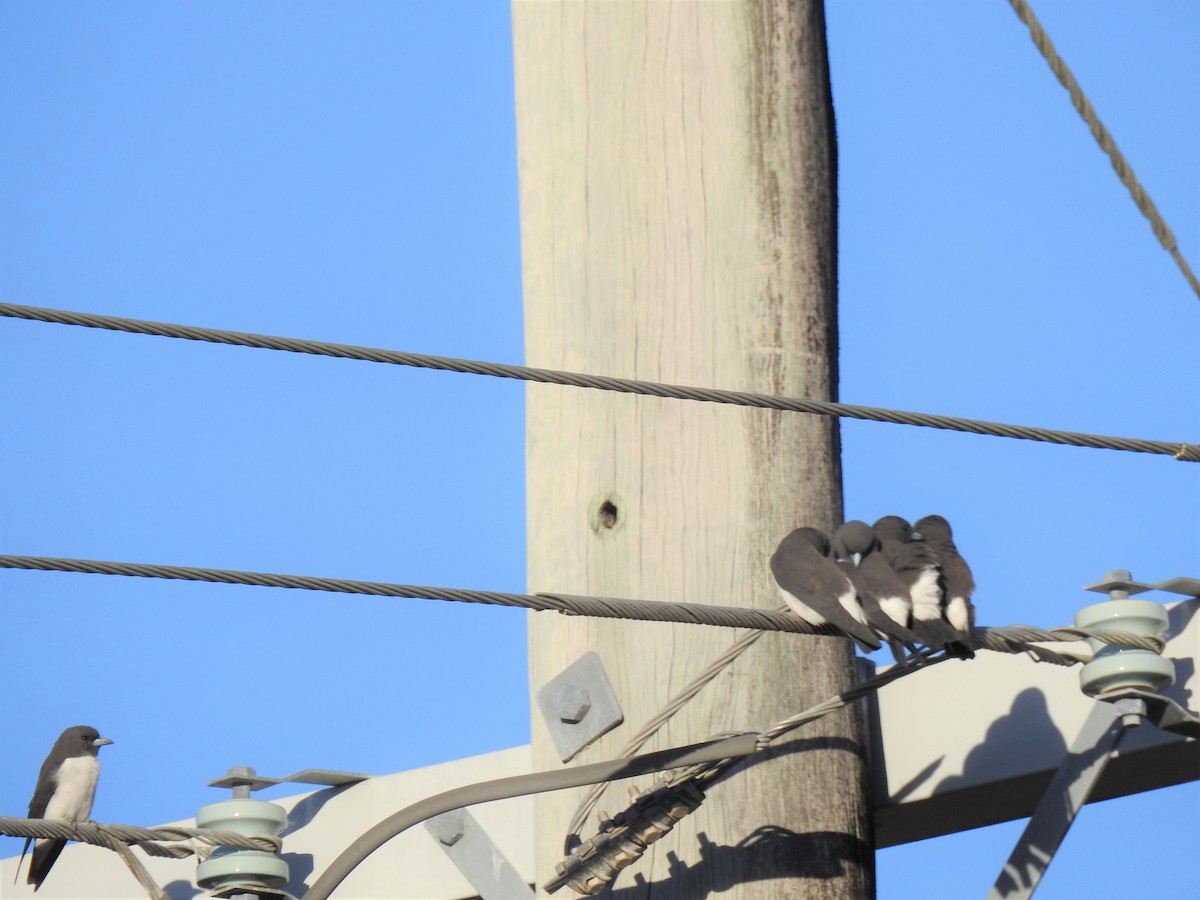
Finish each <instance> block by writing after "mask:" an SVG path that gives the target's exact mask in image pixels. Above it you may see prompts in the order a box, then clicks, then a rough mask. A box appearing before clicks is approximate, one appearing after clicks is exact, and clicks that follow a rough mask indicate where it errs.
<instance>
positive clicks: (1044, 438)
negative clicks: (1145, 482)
mask: <svg viewBox="0 0 1200 900" xmlns="http://www.w3.org/2000/svg"><path fill="white" fill-rule="evenodd" d="M0 316H8V317H10V318H16V319H27V320H31V321H37V322H51V323H55V324H59V325H79V326H82V327H85V328H101V329H106V330H110V331H125V332H130V333H134V334H149V335H157V336H159V337H170V338H180V339H183V340H190V341H206V342H209V343H216V344H231V345H234V346H238V347H255V348H259V349H266V350H285V351H288V352H292V353H309V354H313V355H316V356H331V357H335V358H338V359H356V360H362V361H365V362H375V363H388V364H391V365H398V366H415V367H417V368H423V369H437V370H440V371H445V372H461V373H466V374H471V375H489V376H492V377H495V378H512V379H516V380H519V381H532V382H537V383H540V384H558V385H563V386H567V387H579V388H590V389H593V390H602V391H616V392H618V393H623V394H637V395H641V396H646V397H661V398H665V399H675V400H696V401H701V402H707V403H722V404H729V405H733V406H745V407H753V408H756V409H774V410H780V411H784V412H802V413H810V414H813V415H821V416H840V417H842V418H849V419H863V420H867V421H872V422H890V423H892V424H894V425H914V426H922V427H927V428H940V429H943V430H947V431H962V432H967V433H969V434H984V435H991V436H993V437H1006V438H1016V439H1020V440H1028V441H1041V442H1043V443H1049V444H1064V445H1069V446H1073V447H1090V448H1093V449H1103V450H1122V451H1126V452H1131V453H1156V454H1161V455H1165V456H1171V457H1174V458H1175V459H1178V460H1183V461H1185V462H1200V444H1187V443H1180V442H1178V441H1154V440H1145V439H1142V438H1125V437H1112V436H1107V435H1097V434H1084V433H1082V432H1075V431H1057V430H1054V429H1049V428H1034V427H1030V426H1025V425H1006V424H1003V423H1000V422H986V421H982V420H978V419H961V418H956V417H953V416H940V415H933V414H930V413H915V412H904V411H902V410H894V409H882V408H879V407H873V406H854V405H851V404H848V403H834V402H831V401H827V400H809V399H806V398H801V397H776V396H772V395H769V394H755V393H750V392H748V391H727V390H721V389H718V388H697V387H687V386H684V385H673V384H660V383H658V382H653V381H638V380H636V379H632V378H613V377H610V376H607V375H585V374H581V373H578V372H561V371H556V370H553V369H537V368H531V367H529V366H517V365H510V364H507V363H493V362H482V361H479V360H470V359H456V358H453V357H447V356H430V355H428V354H424V353H408V352H404V351H400V350H382V349H379V348H374V347H361V346H356V345H352V344H333V343H328V342H326V341H309V340H301V339H298V338H286V337H277V336H273V335H265V334H253V333H250V332H242V331H221V330H218V329H215V328H201V327H198V326H191V325H172V324H168V323H164V322H149V321H145V320H142V319H126V318H121V317H119V316H105V315H99V314H95V313H81V312H70V311H67V310H60V309H45V308H43V307H38V306H22V305H20V304H16V303H0Z"/></svg>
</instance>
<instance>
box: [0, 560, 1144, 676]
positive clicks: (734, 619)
mask: <svg viewBox="0 0 1200 900" xmlns="http://www.w3.org/2000/svg"><path fill="white" fill-rule="evenodd" d="M0 568H3V569H30V570H36V571H42V572H76V573H82V574H91V575H122V576H130V577H136V578H165V579H169V580H177V581H203V582H210V583H214V584H241V585H249V586H253V587H276V588H292V589H298V590H309V591H329V592H333V593H338V594H366V595H368V596H374V597H403V598H407V599H416V600H447V601H452V602H458V603H482V604H487V605H492V606H509V607H518V608H524V609H531V610H534V611H536V612H547V611H554V612H559V613H562V614H564V615H570V616H589V617H592V618H602V619H632V620H635V621H641V622H674V623H680V624H688V625H716V626H721V627H725V628H754V629H758V630H761V631H785V632H791V633H793V634H819V635H825V636H831V637H844V636H845V635H843V634H842V632H840V631H838V630H837V629H836V628H835V627H833V626H832V625H810V624H809V623H807V622H805V621H804V620H803V619H801V618H800V617H799V616H797V615H796V614H795V613H791V612H785V611H783V610H774V609H751V608H748V607H744V606H717V605H710V604H707V603H678V602H671V601H665V600H628V599H620V598H616V597H586V596H580V595H578V594H546V593H539V594H511V593H506V592H502V591H479V590H469V589H463V588H439V587H428V586H425V585H415V584H390V583H388V582H382V581H351V580H348V579H344V578H316V577H312V576H308V575H277V574H273V573H269V572H239V571H233V570H230V569H203V568H197V567H194V566H160V565H152V564H149V563H124V562H104V561H101V560H94V559H64V558H61V557H51V556H15V555H9V554H0ZM971 637H972V644H973V645H974V646H976V647H982V648H984V649H988V650H994V651H996V652H998V653H1025V652H1031V653H1034V655H1035V656H1037V657H1038V658H1039V659H1040V660H1041V661H1044V662H1060V664H1062V665H1073V664H1075V663H1076V662H1078V661H1079V660H1077V659H1071V658H1067V657H1058V658H1057V659H1056V658H1055V657H1056V656H1057V655H1056V654H1052V653H1049V654H1048V653H1047V652H1046V651H1044V648H1040V647H1037V646H1036V644H1038V643H1042V642H1057V641H1081V640H1084V639H1085V638H1095V639H1097V640H1100V641H1103V642H1105V643H1110V644H1122V645H1125V646H1131V647H1138V648H1141V649H1146V650H1153V651H1155V652H1156V653H1161V652H1162V650H1163V647H1164V646H1165V643H1164V642H1163V640H1162V639H1161V638H1157V637H1148V636H1146V635H1138V634H1133V633H1130V632H1124V631H1100V630H1097V629H1091V628H1038V627H1036V626H1033V625H1009V626H1003V627H986V628H985V627H983V626H977V627H975V628H973V629H972V631H971Z"/></svg>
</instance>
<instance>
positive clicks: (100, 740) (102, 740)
mask: <svg viewBox="0 0 1200 900" xmlns="http://www.w3.org/2000/svg"><path fill="white" fill-rule="evenodd" d="M111 743H112V741H110V740H109V739H108V738H96V739H95V740H94V741H92V746H93V747H103V746H104V745H105V744H111Z"/></svg>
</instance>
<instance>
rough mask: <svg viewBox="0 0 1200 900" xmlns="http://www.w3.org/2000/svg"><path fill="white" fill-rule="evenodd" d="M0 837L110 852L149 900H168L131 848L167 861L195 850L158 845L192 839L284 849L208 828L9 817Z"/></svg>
mask: <svg viewBox="0 0 1200 900" xmlns="http://www.w3.org/2000/svg"><path fill="white" fill-rule="evenodd" d="M0 834H4V835H8V836H9V837H23V838H36V839H50V840H69V841H81V842H82V843H85V844H92V845H94V846H96V847H105V848H107V849H109V850H112V851H113V852H114V853H116V854H117V855H118V856H120V857H121V860H122V861H123V862H124V863H125V865H126V866H128V868H129V871H130V872H131V873H132V874H133V877H134V878H136V879H137V881H138V883H139V884H140V885H141V886H142V889H143V890H144V891H145V892H146V894H147V896H149V897H150V898H151V900H170V898H169V896H168V895H167V893H166V892H165V891H164V890H162V888H160V887H159V886H158V884H157V883H156V882H155V881H154V879H153V878H152V877H151V876H150V873H149V871H147V869H146V867H145V866H144V865H143V864H142V862H141V860H139V859H138V858H137V857H136V856H135V855H134V854H133V852H132V851H131V850H130V849H129V848H130V845H133V846H136V847H140V848H141V849H142V850H143V851H144V852H145V853H146V854H147V855H149V856H160V857H167V858H170V859H183V858H185V857H187V856H191V855H193V854H195V853H196V852H197V851H196V850H195V849H194V848H192V847H188V846H185V845H182V844H167V845H164V844H162V843H160V842H162V841H178V840H191V841H198V842H200V843H201V844H205V845H207V846H209V847H238V848H241V849H243V850H265V851H267V852H269V853H278V852H279V850H280V848H281V847H282V846H283V844H282V842H281V841H280V839H279V838H277V837H273V836H270V835H262V836H247V835H244V834H236V833H235V832H232V831H215V830H213V829H209V828H185V827H183V826H179V825H164V826H160V827H158V828H141V827H138V826H136V825H104V824H101V823H99V822H65V821H62V820H60V819H19V818H11V817H8V816H0Z"/></svg>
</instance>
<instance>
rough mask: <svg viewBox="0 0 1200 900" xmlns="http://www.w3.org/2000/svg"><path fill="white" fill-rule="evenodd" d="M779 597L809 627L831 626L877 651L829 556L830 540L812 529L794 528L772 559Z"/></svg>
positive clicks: (851, 591) (846, 583)
mask: <svg viewBox="0 0 1200 900" xmlns="http://www.w3.org/2000/svg"><path fill="white" fill-rule="evenodd" d="M771 573H772V574H773V575H774V576H775V581H776V582H777V583H778V584H779V596H780V597H782V598H783V602H784V603H786V604H787V605H788V608H789V609H791V610H792V612H794V613H795V614H796V615H798V616H799V617H800V618H802V619H803V620H804V621H805V622H808V623H809V624H810V625H824V624H827V623H828V624H830V625H833V626H834V627H836V628H838V629H840V630H841V631H842V632H844V633H845V634H846V635H847V636H849V637H851V638H853V639H854V641H855V643H857V644H858V645H859V646H860V647H862V648H863V649H864V650H878V649H879V639H878V638H877V637H875V633H874V632H873V631H872V630H871V628H870V626H869V625H868V623H867V614H866V612H865V611H864V610H863V607H862V604H861V603H859V602H858V596H857V595H856V594H855V593H854V586H853V585H852V584H851V583H850V579H848V578H847V577H846V576H845V574H844V573H843V572H842V570H841V569H839V568H838V567H837V564H836V563H834V561H833V560H832V559H831V558H830V556H829V538H828V537H827V536H826V535H825V534H824V533H823V532H820V531H817V529H815V528H797V529H796V530H795V531H793V532H792V533H791V534H789V535H788V536H787V537H785V538H784V539H783V540H782V541H781V542H780V544H779V548H778V549H777V550H776V551H775V554H774V555H773V556H772V557H771Z"/></svg>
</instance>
